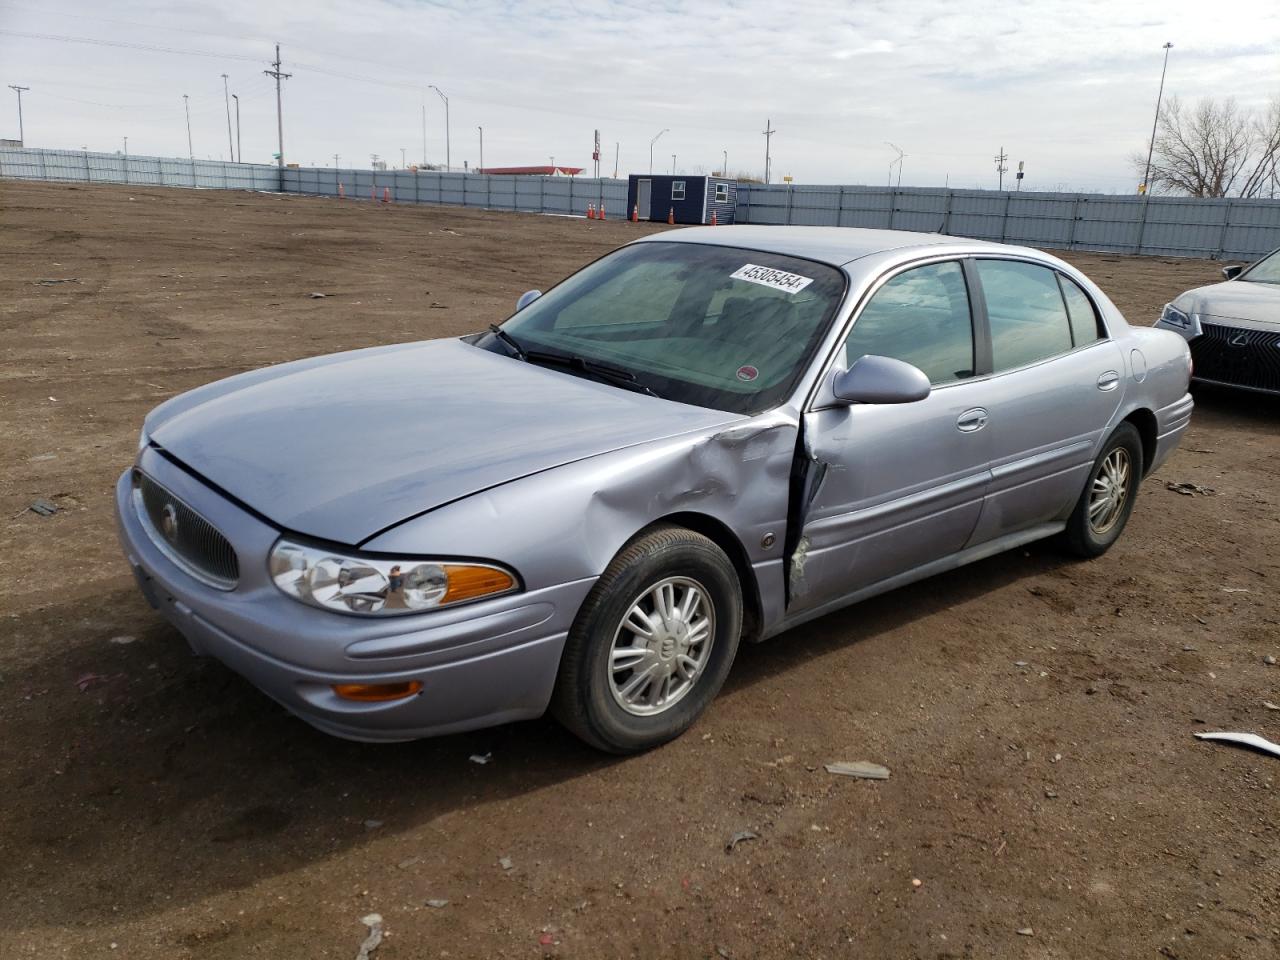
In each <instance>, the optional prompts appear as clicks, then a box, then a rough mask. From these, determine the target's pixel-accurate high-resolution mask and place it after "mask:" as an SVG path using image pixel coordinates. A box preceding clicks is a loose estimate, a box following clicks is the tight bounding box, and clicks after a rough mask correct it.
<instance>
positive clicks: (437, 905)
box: [427, 900, 449, 910]
mask: <svg viewBox="0 0 1280 960" xmlns="http://www.w3.org/2000/svg"><path fill="white" fill-rule="evenodd" d="M448 905H449V901H448V900H428V901H427V906H428V907H431V908H433V909H435V910H440V909H441V908H443V907H447V906H448Z"/></svg>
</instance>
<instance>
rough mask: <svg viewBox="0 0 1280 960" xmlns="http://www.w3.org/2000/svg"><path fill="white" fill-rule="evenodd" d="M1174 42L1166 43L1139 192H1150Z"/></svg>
mask: <svg viewBox="0 0 1280 960" xmlns="http://www.w3.org/2000/svg"><path fill="white" fill-rule="evenodd" d="M1172 47H1173V44H1172V43H1166V44H1165V45H1164V66H1163V67H1161V68H1160V92H1159V93H1157V94H1156V118H1155V119H1154V120H1152V121H1151V143H1150V144H1149V145H1148V146H1147V168H1146V169H1145V170H1143V171H1142V184H1141V185H1140V186H1139V187H1138V192H1139V193H1149V192H1150V191H1149V189H1148V186H1147V184H1148V181H1149V178H1150V176H1151V155H1152V154H1153V153H1155V150H1156V127H1158V126H1159V125H1160V101H1161V100H1163V99H1164V75H1165V71H1167V70H1168V69H1169V51H1170V49H1172Z"/></svg>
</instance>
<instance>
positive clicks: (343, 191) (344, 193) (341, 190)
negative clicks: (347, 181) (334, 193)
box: [338, 184, 347, 200]
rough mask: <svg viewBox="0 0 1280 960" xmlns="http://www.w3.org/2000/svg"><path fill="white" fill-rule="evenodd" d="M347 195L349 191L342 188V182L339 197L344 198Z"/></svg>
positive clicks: (339, 185)
mask: <svg viewBox="0 0 1280 960" xmlns="http://www.w3.org/2000/svg"><path fill="white" fill-rule="evenodd" d="M346 196H347V191H345V190H343V189H342V184H338V199H339V200H343V199H345V198H346Z"/></svg>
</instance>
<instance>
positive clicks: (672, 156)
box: [671, 153, 676, 177]
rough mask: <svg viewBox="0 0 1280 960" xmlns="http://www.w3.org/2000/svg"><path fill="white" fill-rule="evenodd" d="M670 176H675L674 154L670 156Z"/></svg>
mask: <svg viewBox="0 0 1280 960" xmlns="http://www.w3.org/2000/svg"><path fill="white" fill-rule="evenodd" d="M671 175H672V176H673V177H674V176H675V175H676V155H675V154H674V153H673V154H672V155H671Z"/></svg>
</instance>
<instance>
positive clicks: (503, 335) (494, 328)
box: [489, 323, 529, 361]
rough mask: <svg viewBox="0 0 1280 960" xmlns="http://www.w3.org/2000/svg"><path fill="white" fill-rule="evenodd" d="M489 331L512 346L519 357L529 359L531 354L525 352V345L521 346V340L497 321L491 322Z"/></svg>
mask: <svg viewBox="0 0 1280 960" xmlns="http://www.w3.org/2000/svg"><path fill="white" fill-rule="evenodd" d="M489 332H490V333H492V334H493V335H494V336H495V337H497V338H498V339H499V340H501V341H502V342H503V343H505V344H506V345H507V346H508V347H510V348H511V350H512V352H514V353H515V355H516V356H517V357H518V358H519V359H521V360H526V361H527V360H528V359H529V355H528V354H527V353H526V352H525V349H524V347H522V346H520V342H519V341H518V340H516V338H515V337H513V336H512V335H511V334H509V333H507V331H505V330H503V329H502V328H501V327H500V326H498V325H497V324H496V323H491V324H489Z"/></svg>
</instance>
